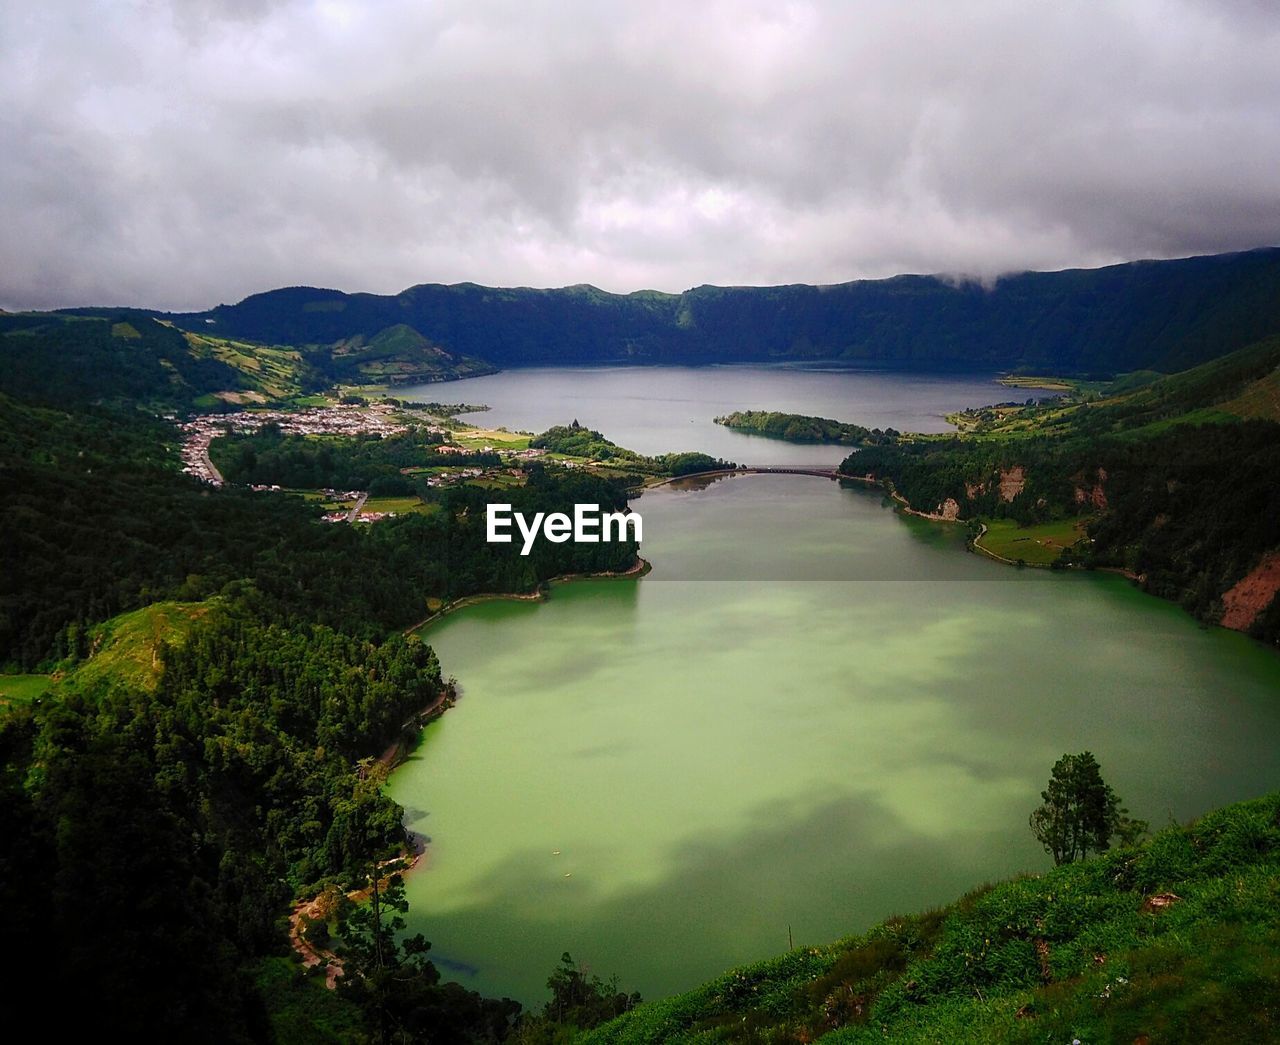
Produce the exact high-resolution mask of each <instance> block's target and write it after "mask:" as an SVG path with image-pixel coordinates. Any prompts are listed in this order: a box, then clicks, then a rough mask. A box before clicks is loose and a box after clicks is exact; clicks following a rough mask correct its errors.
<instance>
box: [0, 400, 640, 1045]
mask: <svg viewBox="0 0 1280 1045" xmlns="http://www.w3.org/2000/svg"><path fill="white" fill-rule="evenodd" d="M175 443H176V432H175V431H174V429H173V428H172V426H171V425H169V424H168V423H166V422H164V421H161V420H157V419H155V418H153V417H151V416H149V415H147V414H145V413H142V412H139V411H136V410H133V409H130V408H119V409H115V408H108V407H103V406H99V407H90V406H84V407H81V408H80V409H78V410H76V411H74V412H68V411H66V410H62V409H55V408H51V407H47V406H37V405H31V404H29V403H25V402H22V401H19V400H17V399H14V398H12V397H8V396H0V484H2V485H3V488H4V489H5V491H6V494H7V496H6V499H5V501H4V503H3V505H2V506H0V511H2V512H3V521H2V525H3V528H4V530H5V533H6V534H7V537H6V540H5V541H4V543H3V553H2V555H3V571H2V578H0V663H2V664H5V665H7V666H8V667H9V668H10V670H12V669H13V668H21V669H24V670H43V671H46V672H48V671H53V672H54V683H53V688H52V690H51V692H50V694H49V695H47V696H45V697H44V698H43V699H42V700H39V701H37V702H35V703H33V704H27V705H24V704H18V705H13V706H10V707H6V708H4V709H3V714H0V752H3V771H2V773H0V787H3V789H4V792H5V794H4V799H3V801H2V802H0V817H2V818H3V824H2V825H0V826H2V827H3V830H4V832H5V837H6V846H5V855H4V856H3V857H0V890H2V891H3V899H4V902H5V903H6V904H7V906H8V907H9V909H11V910H12V911H13V912H14V915H15V918H14V924H13V928H14V930H15V932H14V933H11V934H10V943H11V945H12V946H14V947H16V948H18V949H19V950H20V951H21V953H22V954H23V955H24V962H23V970H19V971H18V972H16V973H15V977H18V978H22V979H23V980H24V986H23V988H22V989H24V990H26V989H29V990H30V991H31V992H33V993H32V996H33V997H39V996H43V995H42V994H41V989H42V987H43V986H45V985H51V984H62V983H69V982H74V983H75V984H76V990H77V997H78V999H79V1000H80V1003H81V1004H82V1005H83V1006H85V1009H86V1011H92V1012H94V1013H95V1017H96V1018H97V1019H100V1020H103V1021H105V1023H106V1024H107V1025H110V1026H112V1027H113V1028H115V1029H118V1030H119V1031H120V1032H122V1033H126V1034H132V1035H133V1036H136V1037H139V1038H143V1039H147V1040H163V1039H169V1038H175V1037H179V1036H180V1037H182V1038H184V1039H186V1040H208V1041H236V1040H270V1039H271V1038H272V1036H273V1034H274V1033H275V1031H274V1030H273V1027H276V1023H277V1022H278V1017H279V1015H280V1012H282V1011H288V1012H289V1013H290V1017H289V1018H290V1020H291V1021H292V1024H293V1025H295V1028H296V1025H297V1024H298V1021H299V1020H302V1021H303V1023H302V1028H301V1030H297V1029H295V1032H294V1033H295V1034H300V1035H301V1038H300V1039H298V1040H323V1039H324V1036H325V1034H327V1033H328V1031H326V1030H325V1029H324V1027H322V1026H320V1024H319V1023H317V1024H316V1025H315V1026H314V1027H312V1031H314V1035H312V1034H311V1033H310V1032H308V1031H307V1029H306V1027H307V1023H306V1021H307V1020H311V1019H313V1018H314V1019H315V1020H317V1021H321V1022H323V1021H326V1020H336V1021H338V1022H341V1021H343V1020H346V1021H348V1022H352V1025H353V1026H355V1027H356V1028H357V1031H358V1032H357V1033H356V1035H355V1036H356V1037H362V1036H363V1035H364V1034H365V1033H372V1031H371V1030H370V1028H372V1027H374V1026H385V1025H386V1021H387V1020H392V1021H393V1022H394V1023H395V1026H397V1027H400V1028H411V1027H415V1026H418V1027H421V1026H430V1027H433V1028H437V1030H436V1031H433V1033H446V1034H452V1037H447V1038H440V1039H438V1040H473V1039H474V1040H490V1039H492V1038H495V1037H500V1036H502V1035H503V1034H505V1033H507V1031H508V1030H509V1029H510V1028H511V1026H512V1024H513V1021H514V1019H515V1016H516V1013H517V1012H518V1010H519V1006H517V1005H515V1004H514V1003H509V1002H488V1001H485V1000H483V999H480V998H479V997H477V996H475V995H473V994H472V993H470V992H467V991H464V990H462V989H461V988H457V987H456V985H440V984H439V974H438V973H437V972H436V971H435V969H434V968H433V967H432V966H431V965H430V963H429V962H426V961H422V960H413V961H410V960H409V958H408V957H405V959H404V960H403V961H399V960H398V959H397V960H396V961H395V962H394V963H393V964H394V970H392V969H391V966H389V965H388V964H387V963H388V961H389V959H388V957H387V955H388V954H391V953H393V952H392V951H388V950H387V949H385V948H382V947H378V948H376V949H375V950H376V952H377V953H378V955H379V962H380V964H379V966H378V968H377V969H376V970H374V969H372V967H369V968H366V966H364V965H362V964H361V962H362V961H363V960H364V959H363V958H362V955H365V956H366V957H367V955H368V954H369V953H373V952H366V951H362V950H361V947H360V940H361V939H362V938H363V937H362V936H361V931H360V929H359V928H358V922H359V919H358V918H357V919H356V921H355V922H353V927H351V928H350V929H349V930H348V932H347V934H346V935H343V936H341V937H340V939H339V940H338V941H337V942H336V944H335V946H336V947H337V949H338V953H339V954H341V955H343V957H344V961H345V962H346V965H347V969H348V972H349V973H350V974H351V978H350V980H349V981H348V984H349V985H350V986H348V987H345V988H344V990H343V991H340V992H339V994H340V995H341V996H342V999H341V1000H340V999H338V998H337V997H335V996H331V995H330V994H329V992H325V991H323V989H322V988H320V987H318V986H316V985H315V983H314V982H313V981H308V980H305V979H302V978H300V974H298V973H296V972H294V971H292V970H290V969H288V968H287V967H286V968H284V969H282V968H281V967H280V966H276V965H272V964H271V962H272V961H274V960H275V959H274V958H273V956H282V955H284V954H286V953H287V944H286V942H285V923H284V918H285V915H286V914H287V911H288V904H289V901H290V900H291V899H292V898H293V897H295V896H298V895H307V894H309V893H311V892H313V891H315V890H317V889H320V888H324V887H331V888H339V889H343V890H345V889H348V888H357V887H359V886H360V884H361V883H362V882H367V881H368V880H369V876H370V874H371V872H372V868H373V866H374V863H375V862H376V861H378V860H380V859H384V858H386V857H388V856H391V855H393V854H394V853H395V852H397V851H399V850H400V849H402V848H403V846H404V845H405V841H406V840H405V834H404V829H403V827H402V824H401V815H402V811H401V810H400V809H399V807H398V806H396V805H395V804H394V803H393V802H391V801H390V800H389V799H387V798H386V797H385V795H384V794H383V793H382V790H381V788H380V777H379V775H378V766H377V765H376V764H375V763H373V761H372V757H373V756H376V755H377V754H378V753H379V752H380V751H381V750H382V749H383V748H384V747H385V746H386V744H387V743H388V742H389V741H390V740H393V739H395V738H397V737H398V736H399V735H400V732H401V730H402V728H403V727H404V726H405V724H406V723H408V722H411V721H412V720H413V719H414V717H415V715H416V714H417V713H418V712H421V711H422V710H423V709H425V708H427V707H430V706H432V705H435V704H437V703H438V702H439V700H440V699H442V698H444V697H447V696H448V694H449V692H450V683H449V682H447V681H446V680H444V679H442V677H441V674H440V668H439V664H438V663H437V662H436V659H435V656H434V654H433V653H432V652H431V650H430V648H429V647H427V646H426V645H424V644H423V643H421V642H420V641H418V640H417V639H416V638H405V637H403V636H402V635H401V634H400V632H401V630H402V629H404V628H406V627H407V626H409V625H412V624H414V623H415V622H417V621H419V620H421V619H422V618H423V617H425V616H427V613H428V605H429V602H430V601H431V600H446V601H447V600H449V599H453V598H456V597H459V596H463V595H467V594H471V593H476V592H488V591H499V592H528V591H532V590H534V589H536V588H537V587H538V585H540V584H541V583H543V582H545V581H546V580H547V579H548V578H550V577H552V576H555V575H557V574H562V573H571V572H572V573H577V572H595V571H604V570H624V569H626V568H628V567H630V566H631V565H632V564H633V563H634V562H635V560H636V545H635V543H634V542H615V543H609V544H605V543H600V544H590V545H588V544H583V545H577V544H573V543H565V544H554V543H551V542H539V543H538V544H537V545H536V547H535V549H534V551H533V553H532V554H531V555H529V556H520V555H518V554H517V553H516V550H515V549H513V548H512V547H511V546H504V545H490V544H488V543H486V541H485V539H484V514H485V510H484V506H485V501H486V498H487V497H488V496H489V493H488V492H487V491H485V490H483V489H480V488H477V487H465V488H457V489H451V490H447V491H440V492H438V493H436V494H435V496H436V497H437V499H438V500H437V504H438V510H436V511H433V512H432V513H430V514H428V515H411V516H405V517H402V518H397V519H392V520H387V521H385V522H383V523H380V524H378V525H377V526H373V527H363V526H361V527H357V526H347V525H340V526H325V525H322V524H319V523H318V522H317V515H318V509H316V508H314V507H311V506H308V505H307V504H306V503H304V502H303V501H302V500H301V499H299V498H295V497H289V496H285V495H272V494H254V493H252V492H250V491H247V490H243V489H237V488H234V487H227V488H223V489H218V490H215V489H212V488H210V487H208V486H205V485H203V484H201V483H199V482H197V481H196V480H194V479H191V478H189V477H187V476H184V475H182V474H180V473H179V472H178V471H177V462H176V454H175V453H174V445H175ZM502 499H503V500H504V501H507V502H510V503H512V504H513V505H514V506H515V509H516V510H517V511H521V510H522V511H526V512H529V513H533V512H538V511H546V512H550V511H571V510H572V505H573V504H574V503H575V502H578V501H591V502H596V503H599V504H601V505H602V506H605V507H606V508H607V509H608V510H619V509H622V508H624V507H625V504H626V497H625V491H624V489H623V487H622V486H620V485H619V484H617V483H615V482H611V481H608V480H604V479H600V478H597V477H594V476H591V475H589V474H586V473H584V472H573V473H568V472H564V471H561V470H558V469H552V470H548V469H545V468H543V467H541V466H536V465H535V466H534V467H532V468H531V469H530V472H529V475H528V477H527V482H526V484H525V485H524V486H521V487H518V488H513V489H509V490H504V491H503V492H502ZM173 599H177V600H182V601H181V602H179V603H172V602H162V601H160V600H173ZM139 607H144V608H146V609H145V610H144V609H138V608H139ZM130 610H136V611H137V612H138V613H147V614H150V616H149V617H148V618H147V619H146V620H145V621H143V622H142V631H143V633H144V637H145V639H146V641H147V643H148V645H147V646H146V647H145V648H142V649H133V650H124V651H123V652H121V651H119V650H117V649H116V645H117V644H118V642H119V641H120V640H119V636H120V635H121V634H123V633H125V632H127V631H129V628H126V627H125V626H124V625H121V626H119V627H115V628H113V627H112V626H111V625H110V623H108V624H107V625H103V624H102V623H101V622H104V621H107V620H108V618H115V619H116V620H123V619H124V618H117V617H116V615H117V614H120V613H122V612H124V611H130ZM175 621H180V622H181V625H180V626H177V625H175V623H174V622H175ZM135 623H136V622H135ZM135 630H136V628H135ZM148 650H149V651H150V652H148ZM113 658H119V663H120V664H121V665H125V666H127V665H129V664H130V663H133V662H140V663H141V667H140V669H139V670H136V671H132V672H131V671H127V670H113V667H112V665H113ZM358 909H359V910H363V909H364V908H363V907H361V908H358ZM353 917H355V916H354V915H353ZM373 931H374V932H375V934H376V932H377V930H376V928H375V930H373ZM366 936H367V933H366ZM28 971H29V972H30V974H31V976H32V977H38V979H39V982H34V981H33V982H31V983H25V980H26V978H27V975H28ZM365 973H368V975H365ZM375 973H376V974H375ZM384 974H385V975H384ZM372 984H381V986H379V987H378V989H376V990H375V989H374V988H373V987H372V986H370V985H372ZM317 992H318V993H317ZM601 1018H603V1016H602V1017H601ZM360 1027H364V1028H365V1030H359V1029H358V1028H360ZM439 1028H446V1029H447V1030H446V1031H444V1032H442V1031H439ZM276 1029H279V1028H278V1027H276Z"/></svg>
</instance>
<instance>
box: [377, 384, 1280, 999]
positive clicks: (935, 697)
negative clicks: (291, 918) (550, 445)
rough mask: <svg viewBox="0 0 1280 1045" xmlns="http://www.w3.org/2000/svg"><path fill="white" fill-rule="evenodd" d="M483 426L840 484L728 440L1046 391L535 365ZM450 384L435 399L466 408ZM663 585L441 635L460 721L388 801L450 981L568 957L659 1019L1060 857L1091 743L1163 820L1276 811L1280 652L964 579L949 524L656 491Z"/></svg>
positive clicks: (519, 980)
mask: <svg viewBox="0 0 1280 1045" xmlns="http://www.w3.org/2000/svg"><path fill="white" fill-rule="evenodd" d="M447 391H448V398H457V400H465V401H467V402H488V403H490V405H492V406H493V407H494V409H493V411H492V412H489V414H484V415H479V416H480V419H483V420H484V421H485V423H486V424H492V425H499V424H504V425H507V426H509V428H525V429H541V428H545V426H548V425H550V424H557V423H564V421H568V420H572V419H573V417H577V419H579V421H580V423H582V424H586V425H590V426H593V428H599V429H600V430H603V432H604V433H605V434H607V435H608V437H611V438H613V439H614V441H616V442H618V443H621V444H623V446H627V447H631V448H635V450H640V451H644V452H650V453H657V452H663V451H669V450H684V448H692V450H707V451H710V452H714V453H719V455H723V456H727V457H732V458H736V460H740V461H749V462H753V464H810V462H812V464H833V462H836V461H838V460H840V458H841V457H842V456H844V453H845V451H844V450H842V448H838V447H837V448H832V447H791V446H787V444H785V443H777V442H773V441H767V439H760V438H755V437H746V435H741V434H737V433H732V432H727V430H726V429H723V428H719V426H716V425H713V424H710V417H713V416H716V415H717V414H722V412H726V411H730V410H736V409H748V407H756V409H764V407H768V409H780V410H794V411H799V412H810V414H820V415H826V416H832V417H837V419H840V420H850V421H858V423H861V424H868V425H872V426H877V425H878V426H886V425H892V426H895V428H900V429H911V428H914V429H931V430H937V429H941V428H943V426H945V425H943V421H942V415H943V414H946V412H948V411H951V410H955V409H959V407H964V406H975V405H982V403H984V402H989V401H993V400H1007V398H1011V397H1015V396H1025V393H1023V392H1021V391H1016V392H1014V391H1011V389H1006V388H1001V387H1000V385H996V384H995V383H993V382H991V380H987V379H984V378H982V379H979V378H956V377H951V375H948V377H928V375H919V374H908V375H902V374H883V373H872V374H850V373H847V371H844V373H814V371H797V370H794V369H781V368H780V369H769V368H703V369H685V368H648V369H614V370H522V371H508V373H504V374H498V375H494V377H489V378H479V379H474V380H468V382H460V383H457V384H451V385H448V389H447ZM442 392H443V389H442V387H440V385H430V387H428V388H425V389H422V394H421V398H442V397H444V396H443V394H442ZM636 507H637V508H639V510H640V511H641V512H643V515H644V520H645V544H644V555H645V557H646V558H649V560H650V561H652V562H653V571H652V572H650V574H649V575H648V576H645V578H643V579H639V580H635V579H631V580H588V581H575V583H572V584H566V585H558V587H557V588H556V589H554V590H553V594H552V597H550V599H548V601H547V602H545V603H525V602H488V603H483V604H477V606H471V607H467V608H465V610H462V611H460V612H457V613H453V615H451V616H448V617H445V619H443V620H442V621H439V622H438V624H435V625H433V626H431V628H430V629H429V630H428V631H426V634H425V638H426V639H428V640H429V642H430V643H431V644H433V645H434V647H435V648H436V649H438V652H439V656H440V661H442V663H443V665H444V670H445V672H447V674H452V675H456V676H457V677H458V679H460V680H461V686H462V698H461V699H460V702H458V704H457V706H456V707H454V708H453V709H451V711H449V712H448V713H447V715H445V716H444V717H443V718H442V720H440V721H438V722H435V724H433V725H431V726H429V727H428V730H426V731H425V735H424V738H422V743H421V745H420V747H419V749H417V750H416V753H415V754H413V757H412V759H411V761H410V762H408V763H407V765H406V766H403V767H402V768H399V770H398V771H397V772H396V774H394V775H393V777H392V780H390V784H389V788H390V791H392V794H393V795H394V797H396V798H397V799H398V800H399V802H401V803H403V804H404V807H406V809H407V811H408V816H407V821H408V823H410V826H411V827H413V829H415V830H417V831H420V832H422V834H425V835H428V836H429V838H430V844H429V849H428V857H426V861H425V864H424V867H422V868H421V870H420V871H416V872H415V873H413V875H411V876H410V880H408V894H410V900H411V904H412V907H411V930H412V931H422V932H425V934H426V935H428V939H430V940H431V941H433V944H434V949H433V958H434V959H435V960H436V962H438V963H439V964H440V966H442V968H443V969H444V972H445V975H447V976H451V977H453V978H457V980H460V981H461V982H463V984H467V985H468V986H472V987H475V989H477V990H481V991H484V992H486V994H492V995H502V994H508V995H512V996H516V998H520V999H521V1000H524V1001H526V1003H534V1004H540V1001H541V999H543V998H544V996H545V980H547V976H548V975H549V972H550V969H552V968H553V966H554V964H556V963H557V962H558V959H559V955H561V953H562V952H564V950H570V952H572V954H573V957H575V958H576V959H579V960H582V962H586V963H588V964H589V966H590V967H591V969H593V971H595V972H599V973H600V975H603V976H605V977H608V976H609V975H612V973H614V972H616V973H617V975H618V976H620V977H621V982H622V985H623V986H625V987H626V989H628V990H631V989H639V990H640V991H643V992H644V995H645V996H646V998H655V996H660V995H663V994H668V992H673V991H677V990H682V989H686V987H689V986H692V985H695V984H698V982H700V981H703V980H704V978H708V977H710V976H714V975H717V973H719V972H722V971H724V969H726V968H728V967H731V966H733V964H737V963H742V962H749V960H753V959H756V958H763V957H767V955H772V954H776V953H780V952H782V950H785V949H786V946H787V940H788V931H790V934H791V936H792V937H794V939H795V943H796V944H803V943H823V941H829V940H832V939H836V937H838V936H841V935H845V934H849V932H854V931H859V930H863V928H865V927H867V926H869V925H872V923H874V922H876V921H879V919H882V918H884V917H886V916H888V914H891V913H893V912H905V911H916V909H920V908H923V907H927V905H931V904H937V903H945V902H947V900H950V899H954V898H955V896H957V895H959V894H961V893H964V891H966V890H969V889H972V887H973V886H975V885H978V884H980V882H983V881H987V880H991V879H996V877H1002V876H1006V875H1010V873H1014V872H1018V871H1023V870H1043V868H1046V867H1047V866H1048V864H1050V859H1048V857H1046V855H1044V854H1043V852H1041V850H1039V849H1038V847H1037V845H1036V843H1034V840H1033V839H1032V836H1030V832H1029V831H1028V829H1027V816H1028V813H1029V812H1030V809H1032V808H1033V807H1034V806H1036V804H1037V803H1038V793H1039V790H1041V789H1042V788H1043V786H1044V784H1046V781H1047V777H1048V771H1050V767H1051V766H1052V763H1053V761H1055V759H1056V758H1057V757H1059V756H1060V754H1062V753H1064V752H1078V750H1084V749H1091V750H1093V752H1094V754H1096V756H1097V757H1098V759H1100V762H1101V763H1102V767H1103V772H1105V775H1106V777H1107V780H1108V781H1110V782H1112V784H1114V786H1115V788H1116V789H1117V791H1119V793H1120V794H1121V795H1123V797H1124V799H1125V800H1126V802H1128V804H1129V807H1130V808H1132V809H1133V812H1134V813H1135V814H1137V816H1140V817H1144V818H1147V820H1151V821H1152V823H1153V825H1156V826H1158V825H1161V823H1165V822H1167V821H1169V818H1170V817H1174V818H1179V820H1181V818H1187V817H1190V816H1194V814H1196V813H1199V812H1202V811H1204V809H1207V808H1210V807H1212V806H1216V804H1221V803H1225V802H1231V800H1235V799H1242V798H1247V797H1252V795H1257V794H1261V793H1263V791H1266V790H1267V789H1270V788H1274V786H1275V781H1276V771H1277V770H1280V759H1277V757H1276V750H1277V749H1280V658H1277V657H1276V656H1274V654H1272V653H1271V652H1268V651H1266V649H1263V648H1261V647H1258V645H1256V644H1254V643H1252V642H1249V640H1248V639H1245V638H1243V636H1242V635H1236V634H1233V633H1228V631H1222V630H1220V629H1202V628H1199V626H1198V625H1197V624H1196V622H1194V621H1193V620H1192V619H1190V617H1189V616H1187V615H1185V613H1184V612H1183V611H1180V610H1179V608H1176V607H1174V606H1171V604H1169V603H1164V602H1160V601H1157V599H1153V598H1149V597H1147V595H1143V594H1140V593H1138V592H1135V590H1134V589H1132V588H1130V587H1129V585H1128V583H1125V581H1124V580H1121V579H1119V578H1114V576H1102V575H1089V574H1066V575H1064V574H1051V572H1048V571H1036V570H1025V571H1018V570H1012V569H1009V567H1006V566H1001V565H998V563H995V562H992V561H989V560H986V558H982V557H979V556H973V555H966V553H965V552H964V543H963V534H961V531H960V528H956V526H947V525H945V524H934V522H928V521H924V520H919V519H913V517H910V516H904V515H901V514H900V512H897V511H895V510H893V508H892V507H891V506H890V505H887V503H886V502H884V499H883V498H882V497H881V496H879V494H878V493H876V492H870V490H865V489H847V488H841V487H838V485H837V484H835V483H831V482H828V480H823V479H817V478H810V476H791V475H744V476H736V478H731V479H719V480H716V482H710V483H708V482H705V480H701V482H698V480H690V482H687V483H685V484H682V485H680V487H664V488H659V489H654V490H649V492H648V493H645V494H644V496H643V497H641V498H640V499H639V502H636Z"/></svg>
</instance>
